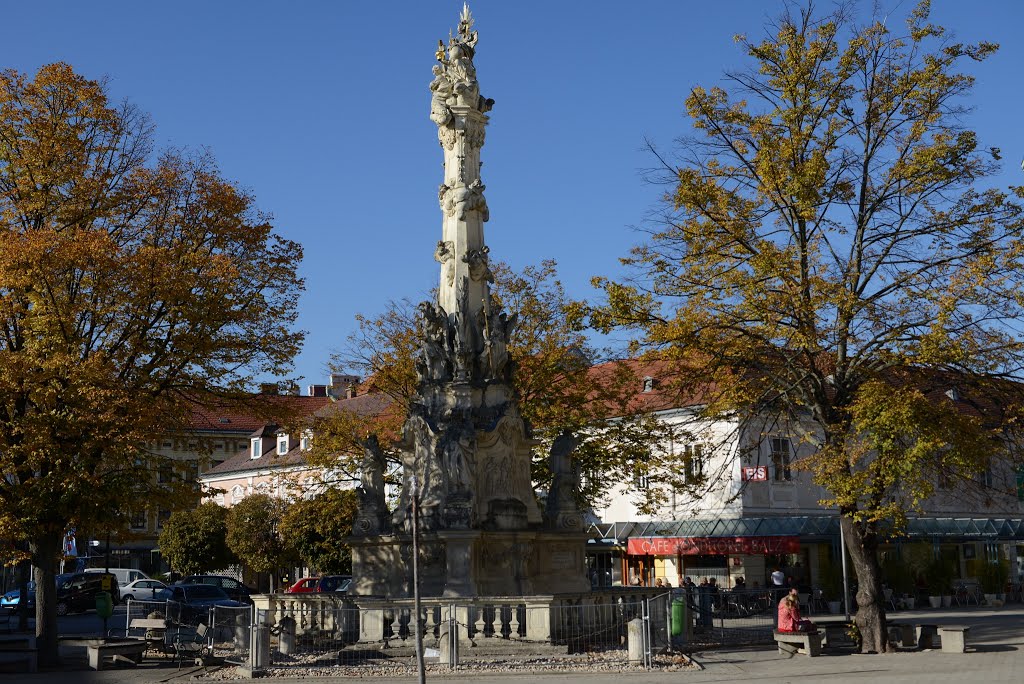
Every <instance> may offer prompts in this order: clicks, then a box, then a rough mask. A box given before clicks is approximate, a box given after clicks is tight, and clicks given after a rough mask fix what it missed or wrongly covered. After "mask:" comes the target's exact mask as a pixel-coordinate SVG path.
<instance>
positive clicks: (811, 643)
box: [775, 630, 821, 658]
mask: <svg viewBox="0 0 1024 684" xmlns="http://www.w3.org/2000/svg"><path fill="white" fill-rule="evenodd" d="M775 643H776V644H778V646H779V653H780V654H783V655H790V656H792V655H796V654H797V653H802V654H804V655H806V656H807V657H809V658H814V657H815V656H819V655H821V634H819V633H817V632H780V631H779V630H775Z"/></svg>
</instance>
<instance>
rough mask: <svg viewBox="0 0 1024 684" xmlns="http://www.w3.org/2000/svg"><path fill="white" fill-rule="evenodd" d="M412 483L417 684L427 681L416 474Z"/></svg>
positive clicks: (413, 595)
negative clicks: (421, 623)
mask: <svg viewBox="0 0 1024 684" xmlns="http://www.w3.org/2000/svg"><path fill="white" fill-rule="evenodd" d="M411 484H412V497H411V498H412V609H413V612H414V615H413V617H412V620H411V622H412V624H413V625H415V627H414V629H415V630H416V671H417V677H418V681H419V684H424V682H426V681H427V672H426V666H425V665H424V663H423V629H422V628H421V626H420V565H419V558H420V505H419V499H420V493H419V487H418V485H417V482H416V476H415V475H413V476H412V478H411Z"/></svg>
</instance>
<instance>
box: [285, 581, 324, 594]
mask: <svg viewBox="0 0 1024 684" xmlns="http://www.w3.org/2000/svg"><path fill="white" fill-rule="evenodd" d="M319 581H320V578H319V577H303V578H302V579H300V580H299V581H298V582H296V583H295V584H293V585H292V586H290V587H288V588H287V589H285V590H284V593H286V594H312V593H313V592H314V591H316V585H317V583H318V582H319Z"/></svg>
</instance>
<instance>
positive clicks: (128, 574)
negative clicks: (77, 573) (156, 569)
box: [84, 568, 149, 587]
mask: <svg viewBox="0 0 1024 684" xmlns="http://www.w3.org/2000/svg"><path fill="white" fill-rule="evenodd" d="M84 572H109V573H110V574H111V575H113V576H114V577H116V578H117V584H118V585H119V586H121V587H126V586H128V585H129V584H131V583H132V582H134V581H135V580H140V579H149V575H147V574H146V573H144V572H142V571H141V570H136V569H135V568H110V569H109V570H104V569H103V568H86V569H85V570H84Z"/></svg>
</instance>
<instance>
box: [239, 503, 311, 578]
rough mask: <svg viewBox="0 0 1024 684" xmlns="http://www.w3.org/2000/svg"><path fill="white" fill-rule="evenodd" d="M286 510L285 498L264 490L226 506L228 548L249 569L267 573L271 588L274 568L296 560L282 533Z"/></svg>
mask: <svg viewBox="0 0 1024 684" xmlns="http://www.w3.org/2000/svg"><path fill="white" fill-rule="evenodd" d="M287 510H288V502H287V501H285V500H284V499H279V498H276V497H272V496H269V495H267V494H252V495H250V496H247V497H245V498H244V499H242V500H241V501H239V502H238V503H236V504H235V505H234V506H232V507H231V508H230V509H228V518H227V543H228V548H229V549H231V552H232V553H233V554H235V557H237V558H238V561H239V562H240V563H241V564H242V565H244V566H245V567H246V568H248V569H249V570H252V571H253V572H266V573H269V574H270V590H271V591H274V582H275V576H276V575H277V571H278V570H280V569H281V568H284V567H287V566H288V565H289V564H290V563H291V562H292V561H294V560H295V548H294V546H293V545H292V543H291V539H289V538H288V537H287V536H285V535H283V534H282V533H281V522H282V520H283V519H284V515H285V512H286V511H287Z"/></svg>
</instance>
